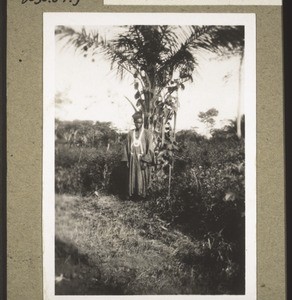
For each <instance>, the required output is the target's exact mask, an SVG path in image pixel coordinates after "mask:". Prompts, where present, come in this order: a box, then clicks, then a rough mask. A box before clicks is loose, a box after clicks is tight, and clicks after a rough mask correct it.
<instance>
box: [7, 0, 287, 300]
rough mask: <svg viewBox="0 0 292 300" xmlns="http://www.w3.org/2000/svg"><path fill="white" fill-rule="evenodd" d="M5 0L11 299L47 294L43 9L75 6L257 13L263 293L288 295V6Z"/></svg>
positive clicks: (265, 296) (270, 299) (268, 297)
mask: <svg viewBox="0 0 292 300" xmlns="http://www.w3.org/2000/svg"><path fill="white" fill-rule="evenodd" d="M7 2H8V3H7V6H8V18H7V36H8V40H7V56H8V58H7V72H8V74H7V96H8V100H7V158H8V162H7V167H8V177H7V181H8V190H7V229H8V241H7V248H8V253H7V265H8V266H7V267H8V271H7V273H8V274H7V276H8V278H7V280H8V286H7V291H8V299H9V300H20V299H21V300H40V299H42V134H43V132H42V98H43V95H42V93H43V90H42V87H43V82H42V76H43V68H42V63H43V43H42V42H43V41H42V37H43V12H69V11H72V12H196V13H198V12H204V13H209V12H210V13H211V12H213V13H216V12H218V13H219V12H225V13H226V12H230V13H255V14H256V24H257V28H256V31H257V65H256V68H257V73H256V74H257V289H258V299H259V300H275V299H277V300H282V299H285V250H284V249H285V239H284V237H285V235H284V234H285V228H284V224H285V223H284V221H285V220H284V154H283V152H284V143H283V140H284V137H283V64H282V7H281V6H165V7H163V6H104V5H103V3H102V2H101V1H98V0H86V1H85V0H80V2H79V4H78V6H76V7H73V6H72V5H70V4H69V2H66V3H63V1H59V2H56V3H49V2H41V3H40V4H38V5H36V4H34V3H33V2H31V1H27V2H26V3H24V4H22V2H24V1H23V0H8V1H7Z"/></svg>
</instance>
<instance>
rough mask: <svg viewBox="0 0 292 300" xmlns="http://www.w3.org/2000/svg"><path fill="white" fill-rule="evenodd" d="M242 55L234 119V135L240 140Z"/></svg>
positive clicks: (241, 57)
mask: <svg viewBox="0 0 292 300" xmlns="http://www.w3.org/2000/svg"><path fill="white" fill-rule="evenodd" d="M243 59H244V55H243V54H242V55H241V56H240V62H239V74H238V106H237V119H236V134H237V137H238V138H239V139H241V136H242V133H241V102H242V65H243Z"/></svg>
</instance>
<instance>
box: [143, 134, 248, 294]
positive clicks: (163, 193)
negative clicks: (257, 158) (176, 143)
mask: <svg viewBox="0 0 292 300" xmlns="http://www.w3.org/2000/svg"><path fill="white" fill-rule="evenodd" d="M180 144H181V151H180V152H179V153H178V154H177V155H178V156H179V158H180V159H176V161H175V164H174V173H173V174H172V183H173V184H172V185H171V194H170V195H169V196H168V194H167V193H168V190H167V187H168V177H167V176H166V175H164V174H163V172H161V171H160V173H157V174H154V176H153V180H152V185H151V188H150V200H149V202H148V203H147V204H146V207H147V209H148V210H149V211H150V212H152V213H157V214H159V215H160V216H161V217H162V218H164V219H165V220H167V221H168V222H169V223H170V224H172V226H174V227H177V228H179V229H180V230H182V231H184V232H185V233H187V234H189V235H190V236H191V237H193V238H196V239H198V240H199V241H200V244H201V249H200V251H198V249H195V250H194V249H188V248H186V249H184V251H182V253H183V255H184V261H185V262H186V263H188V264H190V265H192V264H196V265H197V264H198V263H199V264H200V265H201V267H202V270H201V277H202V278H203V279H202V280H203V281H204V282H205V283H206V282H208V281H209V283H210V286H213V287H214V291H213V292H214V293H229V292H232V293H235V294H240V293H244V274H245V229H244V228H245V214H244V212H245V180H244V178H245V176H244V143H243V142H242V141H239V140H238V139H235V138H234V139H231V138H230V139H225V140H222V139H217V138H216V139H215V138H214V139H210V140H207V139H202V138H199V139H196V138H193V139H189V142H188V143H187V144H185V143H182V141H181V143H180ZM198 253H200V254H198ZM198 258H199V259H198Z"/></svg>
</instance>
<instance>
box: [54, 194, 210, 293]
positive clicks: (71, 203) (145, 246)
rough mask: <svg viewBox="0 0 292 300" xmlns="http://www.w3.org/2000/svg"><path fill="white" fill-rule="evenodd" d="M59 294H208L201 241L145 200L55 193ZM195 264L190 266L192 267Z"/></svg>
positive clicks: (57, 284)
mask: <svg viewBox="0 0 292 300" xmlns="http://www.w3.org/2000/svg"><path fill="white" fill-rule="evenodd" d="M55 246H56V261H55V264H56V294H59V295H66V294H67V295H82V294H83V295H109V294H112V295H145V294H148V295H151V294H152V295H155V294H160V295H161V294H205V293H206V292H207V291H206V289H205V288H204V286H203V285H202V281H201V280H200V275H199V271H198V269H197V268H195V267H194V263H193V261H192V264H189V262H188V259H189V258H190V257H192V259H194V257H198V258H199V257H200V251H199V247H198V243H197V242H196V241H192V240H191V239H190V238H189V237H187V236H185V235H184V234H182V233H181V232H179V231H177V230H174V229H172V228H170V227H169V226H168V224H167V223H166V222H164V221H162V220H161V219H159V218H158V217H157V216H155V215H152V216H150V215H148V213H147V212H146V211H145V210H144V209H143V205H141V203H139V202H138V203H136V202H132V201H125V202H122V201H121V200H119V199H117V198H116V197H115V196H106V195H102V196H99V197H97V196H94V197H87V198H86V197H79V196H69V195H56V245H55ZM191 266H192V267H191Z"/></svg>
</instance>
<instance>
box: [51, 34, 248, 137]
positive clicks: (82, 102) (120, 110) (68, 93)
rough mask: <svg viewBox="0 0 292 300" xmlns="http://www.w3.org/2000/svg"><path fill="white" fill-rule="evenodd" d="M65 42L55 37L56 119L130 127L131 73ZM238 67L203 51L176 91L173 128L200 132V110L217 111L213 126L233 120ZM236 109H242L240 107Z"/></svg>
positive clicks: (202, 131)
mask: <svg viewBox="0 0 292 300" xmlns="http://www.w3.org/2000/svg"><path fill="white" fill-rule="evenodd" d="M107 34H110V33H109V32H108V33H107ZM63 46H64V45H63V43H62V42H60V41H58V40H57V39H56V56H55V79H56V82H55V93H56V95H57V97H56V98H57V99H58V100H57V101H56V110H55V116H56V118H58V119H60V120H76V119H77V120H92V121H106V122H112V124H113V126H114V127H116V128H117V129H119V130H121V131H127V130H129V129H131V128H132V127H133V122H132V119H131V115H132V114H133V112H134V110H133V108H132V107H131V105H130V104H129V103H128V101H127V100H126V98H125V97H128V98H129V99H131V100H134V93H135V90H134V87H133V79H132V77H131V76H126V77H125V78H123V79H122V80H121V79H120V78H117V76H116V74H115V72H114V71H111V70H110V63H109V62H108V61H105V60H104V59H103V58H101V57H99V56H95V57H94V61H92V57H84V56H83V55H82V54H80V53H79V52H75V50H74V48H73V47H65V48H64V47H63ZM238 67H239V58H238V57H233V58H230V59H226V60H217V59H215V58H214V55H213V56H210V55H205V56H204V57H200V58H199V67H198V69H197V70H196V73H195V74H194V76H193V78H194V81H193V82H189V83H187V84H185V90H180V91H179V102H180V108H179V110H178V115H177V130H181V129H192V128H196V130H197V131H199V132H200V133H202V134H204V132H205V131H206V128H205V126H204V125H203V124H202V123H201V122H200V121H199V120H198V114H199V112H201V111H203V112H205V111H207V110H208V109H210V108H216V109H217V110H218V111H219V114H218V117H217V118H216V127H221V126H223V125H224V124H226V120H228V119H235V117H236V115H237V109H238ZM60 99H61V101H60ZM240 109H241V112H242V113H243V112H244V108H243V107H241V108H240Z"/></svg>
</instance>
